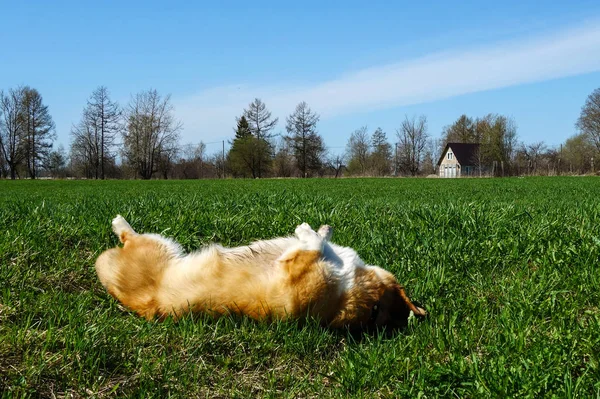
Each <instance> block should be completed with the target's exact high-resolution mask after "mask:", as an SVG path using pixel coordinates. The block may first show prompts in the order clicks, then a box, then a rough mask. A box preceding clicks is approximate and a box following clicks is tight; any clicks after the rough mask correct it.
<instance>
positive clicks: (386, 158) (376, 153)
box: [370, 127, 392, 176]
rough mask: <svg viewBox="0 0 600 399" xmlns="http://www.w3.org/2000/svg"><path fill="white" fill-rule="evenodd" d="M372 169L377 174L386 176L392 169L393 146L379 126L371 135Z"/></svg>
mask: <svg viewBox="0 0 600 399" xmlns="http://www.w3.org/2000/svg"><path fill="white" fill-rule="evenodd" d="M371 148H372V151H371V155H370V158H371V162H370V164H371V169H372V171H373V173H374V174H375V175H377V176H386V175H389V174H390V171H391V169H392V146H391V145H390V143H389V142H388V139H387V136H386V134H385V132H384V131H383V130H382V129H381V128H380V127H378V128H377V129H376V130H375V131H374V132H373V135H372V136H371Z"/></svg>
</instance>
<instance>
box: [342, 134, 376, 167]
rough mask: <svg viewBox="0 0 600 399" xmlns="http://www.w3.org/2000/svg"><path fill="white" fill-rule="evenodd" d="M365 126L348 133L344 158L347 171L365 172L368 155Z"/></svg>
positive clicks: (367, 138)
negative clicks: (346, 162)
mask: <svg viewBox="0 0 600 399" xmlns="http://www.w3.org/2000/svg"><path fill="white" fill-rule="evenodd" d="M369 141H370V140H369V136H368V134H367V127H366V126H363V127H361V128H360V129H356V130H355V131H354V132H352V134H351V135H350V138H349V139H348V143H347V144H346V158H347V159H348V166H347V169H348V173H350V174H351V175H353V174H361V175H364V174H365V173H366V172H367V168H368V165H369V156H370V150H371V149H370V143H369Z"/></svg>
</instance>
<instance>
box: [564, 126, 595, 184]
mask: <svg viewBox="0 0 600 399" xmlns="http://www.w3.org/2000/svg"><path fill="white" fill-rule="evenodd" d="M597 151H598V150H597V149H596V146H595V144H594V142H593V141H592V139H591V138H590V137H589V135H587V134H585V133H579V134H576V135H574V136H572V137H569V138H568V139H567V141H566V142H565V145H564V146H563V150H562V157H563V159H564V162H565V165H564V166H565V168H567V170H568V171H569V172H570V173H576V174H582V173H587V172H588V171H590V170H591V160H592V158H593V157H594V155H596V154H597Z"/></svg>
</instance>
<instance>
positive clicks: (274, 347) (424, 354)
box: [0, 177, 600, 398]
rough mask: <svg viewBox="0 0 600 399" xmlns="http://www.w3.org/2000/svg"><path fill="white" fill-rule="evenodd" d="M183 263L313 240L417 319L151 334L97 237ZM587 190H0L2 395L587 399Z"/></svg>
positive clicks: (135, 185)
mask: <svg viewBox="0 0 600 399" xmlns="http://www.w3.org/2000/svg"><path fill="white" fill-rule="evenodd" d="M117 213H121V214H123V215H124V216H125V217H126V218H127V219H128V220H129V222H130V223H131V225H132V226H133V228H134V229H136V230H137V231H140V232H157V233H163V234H165V235H168V236H171V237H174V238H175V239H176V240H178V241H179V242H180V243H182V245H183V246H184V247H185V248H186V249H188V250H193V249H196V248H198V247H199V246H201V245H203V244H205V243H208V242H210V241H219V242H221V243H222V244H224V245H242V244H247V243H249V242H250V241H252V240H255V239H262V238H270V237H273V236H279V235H287V234H291V233H292V232H293V231H294V228H295V226H296V225H297V224H299V223H300V222H303V221H306V222H308V223H310V224H311V225H312V226H313V227H318V225H319V224H323V223H328V224H330V225H332V226H333V227H334V229H335V231H334V238H333V240H334V241H335V242H337V243H339V244H342V245H348V246H352V247H354V248H355V249H356V250H357V251H358V253H359V254H360V255H361V257H362V258H363V259H364V260H365V261H366V262H368V263H371V264H377V265H380V266H383V267H385V268H386V269H388V270H390V271H392V272H393V273H394V274H395V275H396V276H397V277H398V279H399V280H400V281H401V282H402V283H403V284H404V285H405V286H406V287H407V291H408V294H409V296H410V297H411V298H412V299H415V300H417V301H418V302H419V303H421V304H422V305H423V306H424V307H425V308H426V309H427V310H428V311H429V313H430V316H429V318H428V319H426V320H425V321H422V322H417V323H411V324H410V325H409V327H408V328H407V329H406V330H405V331H403V332H402V333H400V334H397V335H396V336H394V337H391V338H390V337H386V336H384V335H376V336H368V337H364V338H363V339H360V340H357V339H354V338H353V337H352V336H350V335H348V334H347V333H346V332H344V331H341V332H335V331H329V330H325V329H322V328H319V327H318V326H317V325H316V324H315V323H309V324H308V325H302V326H301V325H298V324H296V323H294V322H290V323H277V324H267V323H257V322H254V321H251V320H248V319H244V318H234V317H232V318H223V319H220V320H212V319H209V318H206V317H202V316H195V317H189V318H187V319H184V320H182V321H181V322H179V323H172V322H170V321H167V322H165V323H158V322H157V323H151V322H147V321H145V320H143V319H141V318H138V317H136V316H135V315H133V314H131V313H129V312H127V311H125V310H124V309H122V308H121V307H120V306H119V305H118V304H117V303H116V302H115V301H114V300H113V299H112V298H111V297H110V296H109V295H108V294H107V293H106V292H105V291H104V289H103V288H102V286H101V285H100V284H99V282H98V280H97V278H96V275H95V272H94V268H93V265H94V261H95V258H96V257H97V256H98V255H99V253H100V252H101V251H103V250H105V249H107V248H109V247H112V246H114V245H116V243H117V239H116V237H114V236H113V235H112V232H111V229H110V220H111V219H112V218H113V217H114V216H115V215H116V214H117ZM599 258H600V179H598V178H592V177H590V178H567V177H564V178H560V177H559V178H528V179H484V180H475V179H474V180H438V179H347V180H346V179H344V180H307V181H301V180H263V181H150V182H142V181H111V182H108V181H107V182H93V181H90V182H84V181H56V182H52V181H17V182H11V181H0V391H1V392H2V396H3V397H11V396H14V397H27V396H31V397H38V396H41V397H52V396H53V395H55V396H56V397H61V396H69V395H72V396H73V397H101V398H104V397H140V398H149V397H167V396H173V397H240V398H247V397H349V396H351V397H409V398H419V397H422V398H424V397H428V398H431V397H461V398H462V397H535V398H539V397H600V365H599V362H600V265H599V260H600V259H599Z"/></svg>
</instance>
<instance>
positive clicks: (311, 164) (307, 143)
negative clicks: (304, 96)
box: [286, 101, 325, 177]
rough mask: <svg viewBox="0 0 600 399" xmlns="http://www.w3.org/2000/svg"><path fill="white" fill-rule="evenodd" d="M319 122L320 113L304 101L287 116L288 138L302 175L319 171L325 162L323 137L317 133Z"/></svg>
mask: <svg viewBox="0 0 600 399" xmlns="http://www.w3.org/2000/svg"><path fill="white" fill-rule="evenodd" d="M317 122H319V115H317V114H316V113H314V112H312V111H311V109H310V108H309V107H308V105H307V104H306V103H305V102H304V101H302V102H301V103H300V104H298V105H297V106H296V110H295V111H294V113H293V114H291V115H290V116H288V117H287V125H286V130H287V132H288V133H289V134H290V136H288V137H287V139H288V140H289V141H290V142H291V146H292V150H293V153H294V158H296V164H297V165H298V169H300V172H301V174H302V177H308V174H309V172H316V171H318V170H319V169H321V166H322V163H323V160H322V158H323V154H324V153H325V146H324V145H323V138H322V137H321V136H320V135H319V134H318V133H317Z"/></svg>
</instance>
